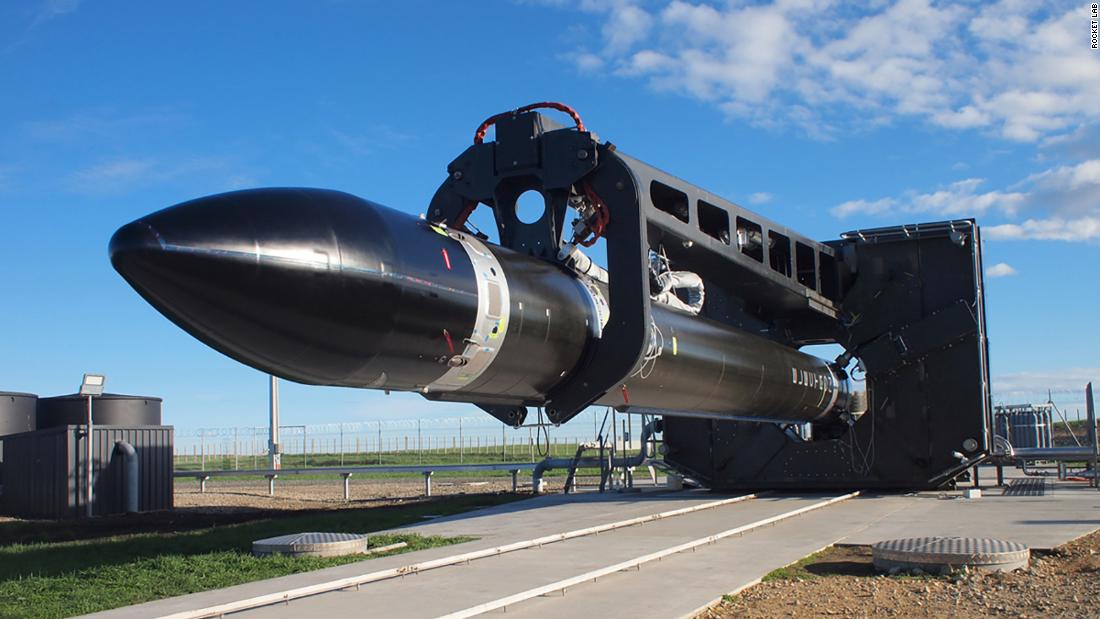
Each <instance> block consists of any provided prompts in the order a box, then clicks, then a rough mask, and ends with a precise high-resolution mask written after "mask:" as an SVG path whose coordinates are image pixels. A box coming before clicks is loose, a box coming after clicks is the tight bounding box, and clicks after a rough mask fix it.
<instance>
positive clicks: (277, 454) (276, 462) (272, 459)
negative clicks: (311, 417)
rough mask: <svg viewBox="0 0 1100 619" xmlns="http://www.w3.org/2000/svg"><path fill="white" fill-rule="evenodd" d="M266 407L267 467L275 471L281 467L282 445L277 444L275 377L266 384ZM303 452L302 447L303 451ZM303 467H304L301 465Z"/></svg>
mask: <svg viewBox="0 0 1100 619" xmlns="http://www.w3.org/2000/svg"><path fill="white" fill-rule="evenodd" d="M268 405H269V412H270V417H271V419H270V421H269V422H268V440H267V453H268V467H269V468H270V469H271V470H273V471H277V470H279V468H281V465H282V457H281V454H282V445H281V444H280V443H279V379H278V378H276V377H275V376H271V377H270V382H269V383H268ZM302 437H303V438H302V441H303V444H304V442H305V438H304V437H305V433H304V432H303V433H302ZM304 450H305V448H304V446H303V451H304ZM303 466H305V465H304V464H303Z"/></svg>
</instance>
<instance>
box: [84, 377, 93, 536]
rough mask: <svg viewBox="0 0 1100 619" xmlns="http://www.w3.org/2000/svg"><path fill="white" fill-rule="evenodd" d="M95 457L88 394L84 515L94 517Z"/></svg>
mask: <svg viewBox="0 0 1100 619" xmlns="http://www.w3.org/2000/svg"><path fill="white" fill-rule="evenodd" d="M94 458H95V425H94V423H93V421H92V396H88V457H87V459H86V461H85V463H84V483H85V484H86V488H85V495H84V515H85V516H87V517H88V518H91V517H92V502H93V500H94V498H95V496H94V494H93V492H92V466H93V464H92V463H93V459H94Z"/></svg>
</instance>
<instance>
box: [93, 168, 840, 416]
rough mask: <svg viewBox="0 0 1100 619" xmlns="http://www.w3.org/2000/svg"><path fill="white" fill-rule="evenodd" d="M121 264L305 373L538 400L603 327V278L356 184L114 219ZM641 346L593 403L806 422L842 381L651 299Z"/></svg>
mask: <svg viewBox="0 0 1100 619" xmlns="http://www.w3.org/2000/svg"><path fill="white" fill-rule="evenodd" d="M110 255H111V261H112V264H113V265H114V267H115V268H116V269H117V270H118V271H119V273H120V274H122V276H123V277H124V278H125V279H126V280H127V281H128V282H129V283H130V284H131V285H132V286H133V287H134V288H135V289H136V290H137V291H138V292H139V293H140V294H141V295H142V296H143V297H144V298H145V299H146V300H147V301H149V302H150V303H151V304H152V305H153V306H154V307H156V308H157V309H158V310H159V311H160V312H161V313H163V314H164V315H165V316H167V317H168V318H169V319H171V320H172V321H173V322H175V323H176V324H177V325H179V326H180V327H182V328H183V329H185V330H186V331H188V332H189V333H191V334H192V335H193V336H195V337H196V338H198V339H199V340H201V341H203V342H204V343H206V344H208V345H209V346H211V347H213V348H215V349H216V350H218V351H220V352H222V353H224V354H226V355H228V356H230V357H232V358H234V359H236V360H238V361H240V362H242V363H245V364H247V365H249V366H252V367H254V368H257V369H259V370H261V371H264V372H267V373H270V374H273V375H276V376H279V377H282V378H286V379H289V380H294V381H297V382H301V383H307V384H318V385H339V386H345V387H361V388H370V389H385V390H393V391H416V392H419V393H421V394H424V395H425V396H427V397H429V398H433V399H443V400H449V401H462V402H474V403H478V404H499V405H516V406H539V405H544V404H546V403H547V401H546V398H547V395H546V394H548V393H550V391H551V390H552V388H553V387H554V386H555V385H556V384H558V383H559V382H560V381H562V380H563V379H564V378H565V377H566V376H568V375H569V374H570V373H571V372H573V371H574V370H575V369H576V368H577V367H578V366H579V365H580V364H581V362H582V360H583V358H584V355H585V353H586V349H587V347H588V346H589V345H590V344H591V342H592V341H593V340H594V339H596V338H600V337H602V329H603V325H604V324H606V322H607V320H609V319H613V317H610V316H608V313H607V304H606V302H605V301H604V299H605V298H606V289H605V287H604V286H603V285H602V284H600V283H598V282H596V281H594V280H591V279H588V278H587V277H584V276H579V275H577V274H575V273H573V272H572V271H569V270H568V269H566V268H564V267H561V266H559V265H557V264H554V263H551V262H548V261H545V260H541V259H537V258H533V257H529V256H525V255H523V254H520V253H517V252H514V251H512V250H510V249H507V248H503V247H500V246H496V245H493V244H490V243H486V242H483V241H481V240H479V239H478V238H476V237H474V236H472V235H470V234H466V233H463V232H458V231H454V230H447V229H443V228H439V227H436V226H433V225H431V224H429V223H428V222H425V221H423V220H419V219H417V218H415V217H413V216H410V215H407V214H405V213H401V212H399V211H395V210H392V209H389V208H386V207H383V206H380V205H378V204H374V203H372V202H369V201H366V200H362V199H360V198H357V197H355V196H351V195H349V194H345V193H340V192H335V191H327V190H318V189H257V190H247V191H239V192H233V193H228V194H221V195H217V196H211V197H207V198H201V199H198V200H194V201H191V202H186V203H183V204H180V205H177V206H174V207H171V208H168V209H165V210H162V211H159V212H157V213H153V214H152V215H149V216H147V217H143V218H141V219H139V220H137V221H135V222H132V223H130V224H127V225H126V226H124V227H122V228H121V229H119V231H118V232H117V233H116V234H115V236H114V237H113V238H112V240H111V244H110ZM652 318H653V324H652V329H651V341H650V343H649V352H648V353H647V355H646V358H645V360H644V361H643V362H642V363H641V364H640V365H639V367H637V368H636V369H635V371H634V372H633V373H632V375H631V376H629V377H628V378H627V379H626V380H625V381H624V383H623V385H621V386H620V388H619V389H617V390H612V391H610V392H608V393H607V394H606V395H605V396H604V397H603V398H602V399H600V400H599V402H598V403H599V404H607V405H613V406H620V407H629V408H632V409H642V410H655V411H656V410H659V411H662V412H664V413H665V414H668V415H685V416H703V417H714V418H758V419H767V420H784V421H811V420H814V419H818V418H821V417H824V416H826V415H828V414H829V413H830V412H833V411H834V410H835V409H836V407H837V404H838V401H841V400H842V398H843V397H844V396H845V394H846V385H845V383H844V381H843V380H841V379H840V378H838V376H837V375H836V374H835V373H834V371H833V370H832V369H831V367H830V366H829V365H828V364H827V363H826V362H825V361H823V360H821V359H818V358H816V357H813V356H811V355H806V354H803V353H801V352H799V351H797V350H795V349H792V348H789V347H786V346H783V345H782V344H779V343H776V342H774V341H771V340H768V339H765V338H763V337H760V336H757V335H755V334H751V333H748V332H745V331H742V330H739V329H735V328H732V327H729V326H726V325H723V324H720V323H717V322H714V321H711V320H708V319H706V318H702V317H700V316H694V315H691V314H689V313H686V312H683V311H680V310H677V309H673V308H671V307H668V306H665V305H662V304H660V303H654V304H653V307H652Z"/></svg>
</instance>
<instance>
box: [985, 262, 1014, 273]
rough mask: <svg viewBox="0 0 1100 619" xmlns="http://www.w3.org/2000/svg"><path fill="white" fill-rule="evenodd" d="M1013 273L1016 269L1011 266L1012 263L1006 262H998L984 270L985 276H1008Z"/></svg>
mask: <svg viewBox="0 0 1100 619" xmlns="http://www.w3.org/2000/svg"><path fill="white" fill-rule="evenodd" d="M1015 274H1016V269H1014V268H1012V265H1010V264H1008V263H1007V262H998V263H997V264H995V265H993V266H991V267H989V268H988V269H986V270H985V276H986V277H1009V276H1011V275H1015Z"/></svg>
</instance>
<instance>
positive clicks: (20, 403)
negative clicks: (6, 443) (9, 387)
mask: <svg viewBox="0 0 1100 619" xmlns="http://www.w3.org/2000/svg"><path fill="white" fill-rule="evenodd" d="M37 406H38V396H36V395H34V394H33V393H14V392H10V391H0V436H4V435H6V434H19V433H20V432H31V431H33V430H34V428H35V410H36V409H37Z"/></svg>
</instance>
